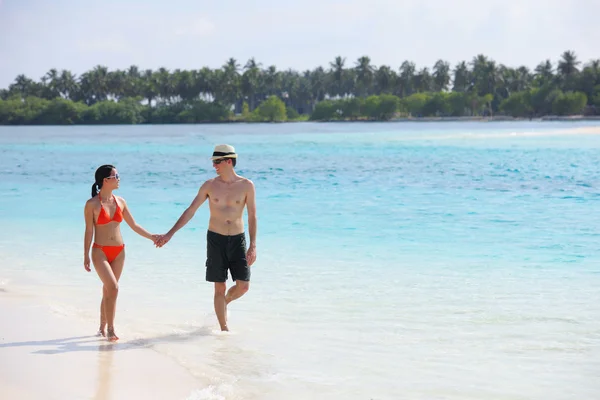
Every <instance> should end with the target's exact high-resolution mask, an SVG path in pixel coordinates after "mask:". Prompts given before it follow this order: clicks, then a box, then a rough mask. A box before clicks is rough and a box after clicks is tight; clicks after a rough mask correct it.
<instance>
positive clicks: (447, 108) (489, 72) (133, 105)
mask: <svg viewBox="0 0 600 400" xmlns="http://www.w3.org/2000/svg"><path fill="white" fill-rule="evenodd" d="M574 114H585V115H600V59H596V60H590V61H588V62H587V63H585V64H584V63H582V62H581V61H579V60H578V59H577V56H576V55H575V53H574V52H573V51H565V52H564V53H563V54H562V55H561V56H560V58H559V60H558V62H557V63H556V64H554V63H553V62H551V61H550V60H549V59H548V60H544V61H542V62H541V63H539V64H538V65H537V67H535V69H534V70H530V69H529V68H528V67H526V66H519V67H509V66H506V65H503V64H499V63H497V62H496V61H494V60H492V59H490V58H488V57H486V56H485V55H482V54H480V55H477V56H475V57H474V58H473V59H472V60H471V61H470V62H467V61H463V62H460V63H458V64H456V65H455V66H454V67H453V68H451V66H450V64H449V63H448V62H446V61H443V60H439V61H437V62H436V63H435V64H434V65H433V67H432V68H431V69H430V68H429V67H421V68H417V66H416V65H415V64H414V63H413V62H411V61H405V62H404V63H402V65H400V66H399V67H398V68H392V67H390V66H387V65H381V66H374V65H372V63H371V60H370V58H369V57H367V56H363V57H360V58H359V59H358V60H356V61H355V62H354V63H353V64H352V63H350V62H347V60H346V59H345V58H343V57H341V56H338V57H336V58H335V60H333V61H332V62H330V63H329V65H328V66H327V67H322V66H320V67H317V68H315V69H313V70H306V71H302V72H299V71H294V70H291V69H289V70H285V71H280V70H278V69H277V68H276V67H275V66H273V65H271V66H269V67H266V68H263V66H262V64H260V63H259V62H257V61H256V60H255V59H254V58H252V59H250V60H248V62H247V63H246V64H245V65H243V66H242V65H241V64H240V63H239V62H238V61H237V60H235V59H234V58H230V59H229V60H227V62H226V63H225V64H224V65H223V66H222V67H221V68H216V69H210V68H207V67H204V68H202V69H199V70H180V69H176V70H173V71H169V70H167V69H165V68H160V69H158V70H156V71H153V70H140V69H139V68H138V67H137V66H131V67H129V68H128V69H126V70H113V71H110V70H109V69H108V68H107V67H105V66H100V65H99V66H96V67H95V68H93V69H92V70H90V71H87V72H85V73H83V74H81V75H80V76H76V75H75V74H73V73H72V72H71V71H68V70H62V71H58V70H56V69H51V70H50V71H48V73H47V74H45V75H44V76H42V77H41V78H40V80H39V81H35V80H33V79H31V78H29V77H27V76H25V75H19V76H17V77H16V79H15V81H14V82H13V83H12V84H10V85H9V87H8V88H6V89H0V124H16V125H23V124H139V123H198V122H217V121H236V120H237V121H285V120H307V119H311V120H318V121H325V120H357V119H370V120H389V119H391V118H395V117H399V116H400V117H406V116H410V117H429V116H440V117H445V116H454V117H461V116H494V115H508V116H513V117H528V118H534V117H540V116H545V115H574Z"/></svg>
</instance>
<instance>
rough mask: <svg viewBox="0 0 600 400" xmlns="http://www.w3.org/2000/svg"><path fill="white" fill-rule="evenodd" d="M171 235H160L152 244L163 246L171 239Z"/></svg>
mask: <svg viewBox="0 0 600 400" xmlns="http://www.w3.org/2000/svg"><path fill="white" fill-rule="evenodd" d="M171 237H172V235H170V234H168V233H166V234H164V235H160V238H159V239H158V240H157V241H156V242H154V244H155V245H156V247H163V246H164V245H165V244H167V243H168V242H169V240H171Z"/></svg>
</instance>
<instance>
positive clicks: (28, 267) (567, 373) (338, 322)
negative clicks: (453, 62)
mask: <svg viewBox="0 0 600 400" xmlns="http://www.w3.org/2000/svg"><path fill="white" fill-rule="evenodd" d="M581 128H584V129H587V130H580V131H573V132H579V134H573V133H568V131H569V130H571V131H572V130H573V129H581ZM594 129H595V130H596V131H600V127H598V124H597V123H596V124H594V123H582V122H579V123H540V122H526V123H458V122H457V123H381V124H380V123H373V124H370V123H368V124H367V123H365V124H363V123H355V124H351V123H339V124H338V123H336V124H311V123H302V124H284V125H281V124H273V125H269V124H266V125H246V124H240V125H196V126H133V127H122V126H119V127H18V128H6V127H4V128H0V174H1V176H2V179H1V180H0V221H1V224H2V227H3V228H4V229H2V230H1V231H0V256H1V257H2V263H1V265H2V267H1V269H0V286H1V287H2V288H3V289H5V290H7V291H23V292H28V293H35V294H36V295H37V296H40V299H42V300H43V301H45V302H50V303H51V304H52V305H53V307H54V308H55V310H56V312H58V313H64V314H67V315H70V316H73V317H76V318H81V319H84V320H89V321H90V329H91V330H95V329H96V322H97V319H98V316H97V309H98V302H99V300H100V298H99V295H100V283H99V280H98V278H97V276H96V275H95V274H94V273H86V272H85V271H84V270H83V266H82V247H83V246H82V238H83V205H84V203H85V201H86V200H87V199H88V198H89V195H90V193H89V192H90V188H91V184H92V183H93V173H94V170H95V168H96V167H97V166H98V165H100V164H104V163H113V164H115V165H116V166H117V167H118V169H119V173H120V175H121V189H119V191H118V194H119V195H121V196H123V197H124V198H125V199H126V200H127V202H128V204H129V206H130V208H131V210H132V212H133V215H134V217H135V218H136V220H137V221H138V222H140V223H141V224H142V225H143V226H144V227H146V228H147V229H148V230H150V231H153V232H156V233H163V232H165V231H167V230H168V229H169V228H170V227H171V226H172V224H173V223H175V221H176V220H177V218H178V217H179V215H180V214H181V212H183V210H185V208H186V207H187V206H188V205H189V203H190V202H191V201H192V199H193V197H194V196H195V194H196V192H197V190H198V187H199V185H200V184H201V183H202V182H203V181H204V180H205V179H207V178H209V177H211V176H212V175H213V171H212V167H211V164H210V160H209V156H210V154H211V152H212V148H213V146H214V145H215V144H218V143H231V144H233V145H234V146H235V147H236V149H237V151H238V153H239V154H240V159H239V161H238V167H237V170H238V173H240V174H241V175H244V176H246V177H248V178H250V179H251V180H252V181H253V182H254V183H255V185H256V188H257V201H258V215H259V225H258V227H259V233H258V261H257V263H256V265H255V266H254V267H253V275H252V283H251V289H250V291H249V292H248V294H247V295H246V296H244V297H243V298H242V299H241V300H239V301H237V302H236V303H233V304H232V306H231V307H230V325H231V327H232V329H233V332H232V333H231V334H228V335H227V334H226V335H223V334H220V333H218V332H217V331H216V328H217V325H216V319H215V318H214V316H213V311H212V287H211V286H210V284H208V283H207V282H205V281H204V260H205V254H206V244H205V234H206V226H207V219H208V212H207V207H206V205H204V206H203V207H202V208H201V209H200V210H199V211H198V213H197V214H196V217H195V218H194V220H193V221H192V222H190V223H189V224H188V225H187V226H186V227H185V228H184V229H182V230H181V231H180V232H179V233H178V234H177V235H176V236H175V237H174V238H173V240H172V241H171V242H170V243H169V244H168V245H167V246H166V247H164V248H162V249H155V248H154V247H153V246H152V244H151V242H149V241H147V240H146V239H143V238H141V237H139V236H137V235H135V234H134V233H133V232H132V231H131V230H130V229H129V228H128V227H127V226H126V225H125V224H123V225H122V230H123V235H124V238H125V241H126V245H127V247H126V251H127V261H126V266H125V272H124V274H123V277H122V279H121V292H120V295H119V296H120V297H119V304H118V314H117V326H118V327H119V329H120V332H121V337H122V338H131V339H128V340H130V342H127V341H126V344H123V345H127V343H129V344H128V345H132V346H146V347H149V348H152V349H154V350H156V351H159V352H161V353H164V354H166V355H167V356H169V357H172V358H173V359H174V360H176V361H177V362H178V363H180V364H181V365H184V366H186V368H188V370H189V371H190V373H192V374H194V375H195V376H197V377H198V379H199V382H202V384H201V385H199V387H198V391H197V392H194V393H190V399H220V398H227V399H241V398H244V399H252V398H256V399H281V398H286V399H296V398H298V399H306V398H328V399H329V398H336V399H337V398H340V399H389V398H410V399H482V398H485V399H532V398H543V399H571V398H577V399H594V398H596V397H597V395H598V393H600V384H599V383H598V382H600V379H598V378H599V377H600V361H598V360H600V357H599V356H600V351H599V350H598V349H599V345H600V323H599V322H598V315H600V294H599V292H598V289H597V288H598V285H599V284H600V268H599V266H598V265H599V264H598V262H597V259H598V256H600V246H599V245H598V238H599V237H600V230H599V228H598V226H600V216H599V215H600V213H599V212H598V211H600V207H599V205H600V203H599V202H600V190H599V187H600V151H599V148H600V136H598V135H595V134H590V132H592V131H593V130H594Z"/></svg>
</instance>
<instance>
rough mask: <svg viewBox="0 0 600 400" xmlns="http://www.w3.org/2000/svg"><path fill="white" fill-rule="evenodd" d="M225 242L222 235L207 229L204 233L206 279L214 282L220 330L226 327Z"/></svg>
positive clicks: (225, 329)
mask: <svg viewBox="0 0 600 400" xmlns="http://www.w3.org/2000/svg"><path fill="white" fill-rule="evenodd" d="M226 244H227V242H226V241H224V237H223V236H222V235H219V234H217V233H214V232H210V231H208V232H207V234H206V280H207V281H208V282H213V283H214V284H215V297H214V304H215V314H217V319H218V320H219V325H220V326H221V330H222V331H228V330H229V329H228V328H227V303H226V302H225V290H226V289H227V286H226V283H225V282H227V265H226V264H225V260H224V258H223V253H224V246H225V245H226Z"/></svg>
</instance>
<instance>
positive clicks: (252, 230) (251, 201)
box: [246, 180, 257, 265]
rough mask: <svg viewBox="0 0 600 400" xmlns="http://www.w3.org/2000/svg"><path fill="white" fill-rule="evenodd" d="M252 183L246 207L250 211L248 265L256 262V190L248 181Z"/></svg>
mask: <svg viewBox="0 0 600 400" xmlns="http://www.w3.org/2000/svg"><path fill="white" fill-rule="evenodd" d="M248 182H249V183H250V186H249V189H248V193H247V195H246V207H247V209H248V231H249V234H250V245H249V246H248V252H247V254H246V259H247V261H248V265H252V264H253V263H254V261H255V260H256V225H257V218H256V190H255V188H254V183H252V181H250V180H248Z"/></svg>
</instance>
